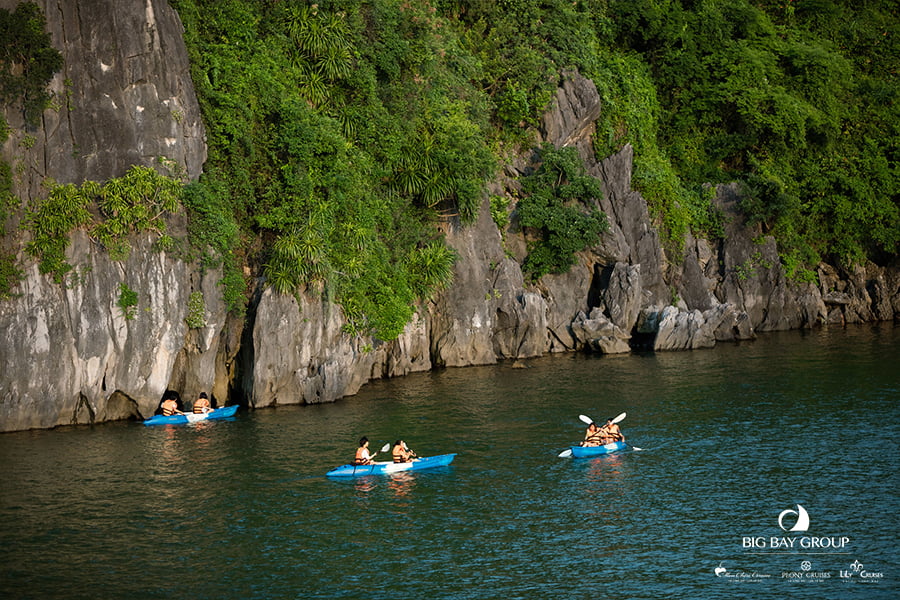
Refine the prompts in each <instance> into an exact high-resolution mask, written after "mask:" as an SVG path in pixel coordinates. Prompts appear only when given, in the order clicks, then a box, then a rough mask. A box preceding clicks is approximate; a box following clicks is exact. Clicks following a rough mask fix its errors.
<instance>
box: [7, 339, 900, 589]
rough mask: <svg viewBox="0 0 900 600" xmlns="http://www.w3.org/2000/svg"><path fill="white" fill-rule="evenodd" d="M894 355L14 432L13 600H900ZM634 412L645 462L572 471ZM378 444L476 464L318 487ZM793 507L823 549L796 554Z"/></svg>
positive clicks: (798, 354) (625, 364)
mask: <svg viewBox="0 0 900 600" xmlns="http://www.w3.org/2000/svg"><path fill="white" fill-rule="evenodd" d="M898 351H900V328H898V327H896V326H894V325H893V324H879V325H874V326H869V325H867V326H859V327H849V328H846V329H823V330H815V331H804V332H782V333H773V334H765V335H762V336H760V338H759V339H758V340H756V341H754V342H751V343H742V344H734V345H720V346H719V347H717V348H716V349H713V350H708V351H706V350H703V351H694V352H679V353H659V354H652V353H646V354H634V355H628V356H621V357H613V356H608V357H598V356H585V355H563V356H550V357H545V358H541V359H536V360H533V361H529V362H528V366H529V368H526V369H513V368H511V365H509V364H501V365H495V366H486V367H469V368H464V369H449V370H443V371H434V372H429V373H421V374H415V375H411V376H408V377H404V378H400V379H395V380H385V381H378V382H374V383H372V384H370V385H368V386H366V387H365V388H363V390H362V391H361V392H360V394H358V395H357V396H356V397H353V398H348V399H345V400H342V401H340V402H337V403H334V404H328V405H316V406H304V407H282V408H277V409H274V410H265V411H255V412H251V413H239V416H238V417H237V418H236V419H235V420H233V421H223V422H209V423H201V424H198V425H196V426H181V427H174V426H163V427H144V426H143V425H141V424H139V423H110V424H104V425H97V426H93V427H75V428H62V429H58V430H51V431H31V432H19V433H10V434H5V435H3V436H0V459H2V460H0V481H2V482H3V483H2V491H0V548H2V550H0V565H2V566H0V581H2V582H3V588H4V597H10V598H98V597H106V598H122V597H127V596H130V597H133V598H181V597H184V598H188V597H190V598H385V599H387V598H397V597H400V596H401V595H402V596H405V597H411V598H424V597H427V598H448V599H450V598H454V599H455V598H588V597H595V596H597V595H600V594H606V595H612V596H616V597H619V598H661V597H702V598H734V597H763V596H764V597H791V598H810V599H812V598H816V599H818V598H867V599H868V598H895V597H897V596H898V595H900V585H898V578H900V566H898V565H900V560H898V559H900V556H898V551H897V548H896V541H897V539H898V533H900V531H898V525H897V523H898V516H900V514H898V513H900V510H898V493H897V490H898V476H897V468H898V466H900V460H898V459H900V448H898V439H900V436H898V433H900V410H898V403H897V399H898V393H900V369H898V367H900V359H898ZM622 411H627V412H628V417H627V418H626V419H625V421H623V422H622V428H623V431H624V432H625V434H626V436H627V438H628V441H630V442H631V443H633V444H634V445H635V446H638V447H640V448H642V449H643V450H642V451H630V452H626V453H622V454H618V455H613V456H608V457H601V458H597V459H582V460H573V459H561V458H558V457H557V454H558V453H559V452H560V451H561V450H563V449H564V448H566V447H567V445H568V444H570V443H573V442H575V441H577V440H578V439H580V437H581V436H582V434H583V427H584V426H583V424H582V423H581V422H580V421H578V418H577V416H578V415H579V414H582V413H584V414H588V415H590V416H592V417H594V418H596V419H601V418H605V417H608V416H613V415H615V414H618V413H619V412H622ZM361 435H367V436H368V437H369V438H370V439H372V441H373V443H372V446H373V447H378V446H380V445H381V444H382V443H384V442H385V441H393V440H394V439H396V438H397V437H403V438H404V439H406V440H407V441H408V442H409V443H410V445H411V446H412V447H413V449H415V450H417V451H418V452H419V453H420V454H422V455H430V454H439V453H445V452H457V453H458V456H457V460H456V461H455V463H454V465H452V466H451V467H447V468H441V469H437V470H435V471H423V472H418V473H412V474H406V475H396V476H389V477H385V476H381V477H363V478H358V479H354V480H347V481H342V480H329V479H327V478H325V477H324V473H325V472H326V471H327V470H328V469H330V468H332V467H334V466H336V465H337V464H340V463H341V462H346V460H347V459H348V458H349V457H350V455H351V454H352V451H353V447H354V445H355V441H356V439H357V438H358V437H359V436H361ZM798 505H800V506H802V507H804V510H806V511H808V514H809V516H810V523H811V524H810V527H809V530H808V531H806V532H786V531H783V530H782V528H781V527H779V524H778V517H779V514H780V513H782V512H783V511H785V510H789V511H796V510H797V506H798ZM792 516H793V515H792V514H788V515H787V520H788V522H790V520H791V517H792ZM773 538H774V539H776V540H778V542H777V543H779V544H780V543H781V540H788V542H785V543H790V540H794V541H793V543H794V544H795V545H796V547H792V548H784V547H780V546H779V547H776V548H773V547H772V540H773ZM843 538H848V541H847V542H845V543H843V545H842V546H841V547H828V548H821V547H811V546H812V545H813V544H817V545H819V546H821V545H822V544H831V545H832V546H834V545H836V544H838V543H840V540H841V539H843ZM748 540H749V542H748ZM760 540H762V542H763V543H764V546H765V547H759V545H758V544H759V543H760ZM827 540H829V541H827ZM835 540H836V541H835ZM804 543H805V544H806V545H808V546H810V547H807V548H800V547H799V546H800V544H804ZM854 564H856V565H860V567H859V569H858V570H854V567H853V565H854ZM842 573H844V574H845V575H846V576H842ZM879 573H880V574H881V575H882V576H881V577H877V578H876V577H870V578H867V579H864V578H863V574H879ZM826 575H827V577H826Z"/></svg>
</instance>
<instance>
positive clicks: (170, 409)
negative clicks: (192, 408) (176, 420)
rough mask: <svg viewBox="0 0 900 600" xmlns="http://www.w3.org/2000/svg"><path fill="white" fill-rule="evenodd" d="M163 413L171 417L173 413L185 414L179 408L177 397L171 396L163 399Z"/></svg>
mask: <svg viewBox="0 0 900 600" xmlns="http://www.w3.org/2000/svg"><path fill="white" fill-rule="evenodd" d="M160 408H162V414H163V415H165V416H167V417H171V416H172V415H176V414H177V415H183V414H184V413H183V412H181V411H180V410H178V402H176V400H175V398H172V397H171V396H170V397H168V398H166V399H165V400H163V403H162V406H161V407H160Z"/></svg>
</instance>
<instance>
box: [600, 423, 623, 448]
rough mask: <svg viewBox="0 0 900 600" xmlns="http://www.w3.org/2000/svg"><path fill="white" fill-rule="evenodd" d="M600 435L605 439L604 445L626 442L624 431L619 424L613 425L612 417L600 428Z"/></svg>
mask: <svg viewBox="0 0 900 600" xmlns="http://www.w3.org/2000/svg"><path fill="white" fill-rule="evenodd" d="M600 433H601V436H602V438H603V443H604V444H609V443H610V442H624V441H625V436H624V435H622V430H621V429H619V425H618V424H617V423H613V420H612V417H610V418H609V419H607V420H606V425H604V426H603V427H601V428H600Z"/></svg>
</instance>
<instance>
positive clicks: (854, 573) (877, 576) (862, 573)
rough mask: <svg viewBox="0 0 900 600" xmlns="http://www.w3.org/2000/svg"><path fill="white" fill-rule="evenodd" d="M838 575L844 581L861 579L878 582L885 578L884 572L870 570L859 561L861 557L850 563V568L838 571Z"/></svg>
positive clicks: (864, 581)
mask: <svg viewBox="0 0 900 600" xmlns="http://www.w3.org/2000/svg"><path fill="white" fill-rule="evenodd" d="M838 576H840V578H841V579H842V580H844V581H851V580H853V579H856V580H857V581H861V582H863V583H877V582H878V581H881V580H882V579H884V573H882V572H881V571H869V570H867V569H866V568H865V566H864V565H863V564H862V563H861V562H859V559H857V560H854V561H853V562H852V563H850V568H849V569H847V570H844V569H841V570H840V571H838Z"/></svg>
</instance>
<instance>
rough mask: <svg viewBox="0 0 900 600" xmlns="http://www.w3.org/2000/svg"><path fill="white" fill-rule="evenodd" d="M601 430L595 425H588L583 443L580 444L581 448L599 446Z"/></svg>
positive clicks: (600, 443)
mask: <svg viewBox="0 0 900 600" xmlns="http://www.w3.org/2000/svg"><path fill="white" fill-rule="evenodd" d="M601 432H602V430H601V429H600V428H599V427H597V424H596V423H591V424H590V425H588V428H587V430H586V431H585V432H584V441H582V442H581V445H582V446H600V445H602V443H603V442H602V439H601V438H602V433H601Z"/></svg>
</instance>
